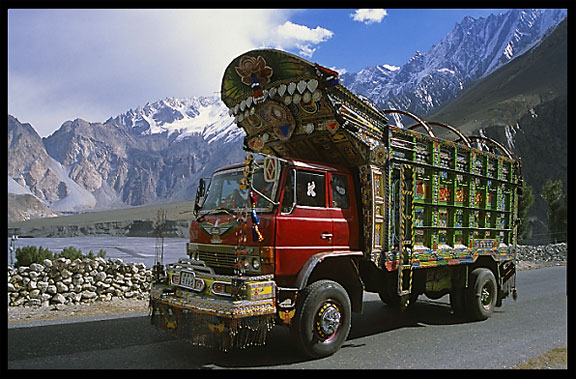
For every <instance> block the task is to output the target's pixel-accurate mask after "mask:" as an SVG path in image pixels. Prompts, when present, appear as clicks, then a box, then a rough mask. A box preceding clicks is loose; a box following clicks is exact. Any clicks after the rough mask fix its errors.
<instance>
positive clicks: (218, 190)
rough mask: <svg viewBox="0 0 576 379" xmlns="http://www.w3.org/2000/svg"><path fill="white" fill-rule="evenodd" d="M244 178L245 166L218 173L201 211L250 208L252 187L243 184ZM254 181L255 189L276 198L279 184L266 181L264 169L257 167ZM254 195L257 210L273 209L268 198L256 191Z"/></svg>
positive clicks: (213, 179)
mask: <svg viewBox="0 0 576 379" xmlns="http://www.w3.org/2000/svg"><path fill="white" fill-rule="evenodd" d="M242 179H244V168H243V167H239V168H235V169H232V170H226V171H222V172H219V173H216V174H215V175H214V177H213V178H212V182H211V184H210V188H209V190H208V194H207V195H206V200H205V201H204V204H203V205H202V209H201V212H204V211H212V210H217V209H226V210H242V209H245V208H246V207H248V208H250V207H251V203H250V199H249V198H248V194H249V192H250V188H246V187H245V186H243V185H242ZM252 181H253V187H254V188H255V189H257V190H258V191H260V192H261V193H263V194H264V195H266V196H267V197H268V198H270V199H274V197H275V196H276V188H277V184H276V183H275V182H267V181H265V180H264V174H263V171H262V169H257V170H256V171H255V172H254V174H253V179H252ZM254 197H255V199H256V210H258V211H267V210H271V208H272V204H271V203H270V202H269V201H268V200H266V199H265V198H263V197H262V196H260V195H259V194H258V193H256V192H255V193H254Z"/></svg>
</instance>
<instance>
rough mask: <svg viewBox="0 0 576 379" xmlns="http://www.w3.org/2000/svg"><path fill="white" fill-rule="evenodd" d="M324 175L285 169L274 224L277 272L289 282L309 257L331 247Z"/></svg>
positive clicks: (283, 282) (330, 223)
mask: <svg viewBox="0 0 576 379" xmlns="http://www.w3.org/2000/svg"><path fill="white" fill-rule="evenodd" d="M327 188H328V186H327V175H326V173H325V172H323V171H314V170H303V169H291V170H289V171H288V172H287V173H286V178H285V180H284V190H283V196H282V204H281V206H280V212H279V214H278V217H277V219H276V220H277V221H276V222H277V224H276V262H275V263H276V268H275V271H276V275H277V276H278V277H279V279H280V285H290V284H291V281H292V280H293V279H295V277H296V275H297V274H298V271H299V270H300V268H302V266H303V265H304V263H305V262H306V261H307V260H308V258H309V257H310V256H312V255H314V254H316V253H320V252H325V251H331V250H332V243H333V230H332V216H333V215H332V212H331V211H330V210H329V209H328V204H327V202H328V199H329V196H328V193H327Z"/></svg>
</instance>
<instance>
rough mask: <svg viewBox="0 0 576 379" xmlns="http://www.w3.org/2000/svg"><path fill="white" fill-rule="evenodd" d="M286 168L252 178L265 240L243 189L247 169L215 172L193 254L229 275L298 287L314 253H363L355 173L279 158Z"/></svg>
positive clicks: (194, 226) (193, 233) (193, 227)
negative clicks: (269, 279) (257, 277)
mask: <svg viewBox="0 0 576 379" xmlns="http://www.w3.org/2000/svg"><path fill="white" fill-rule="evenodd" d="M278 161H280V160H277V162H278ZM280 166H281V167H280V168H281V169H279V170H278V173H277V174H275V175H277V177H274V178H267V179H268V181H266V180H265V178H264V173H263V170H257V171H256V172H255V174H254V179H253V180H254V184H253V186H254V189H256V190H257V192H256V191H255V192H253V196H254V200H255V201H254V208H253V209H254V210H255V212H256V215H257V218H258V225H257V226H258V230H259V233H260V235H261V238H262V239H261V240H260V241H259V240H258V238H257V237H256V236H257V235H256V233H255V231H254V227H255V225H254V220H253V219H252V217H251V211H252V207H251V206H250V204H249V203H250V198H249V196H250V189H248V188H244V189H242V188H241V187H242V184H241V183H240V182H241V181H242V179H243V178H244V175H243V173H244V170H245V167H246V166H245V165H236V166H231V167H226V168H223V169H220V170H218V171H217V172H215V174H214V177H213V179H212V183H211V185H210V188H209V190H208V192H207V196H206V199H205V200H204V203H203V205H202V208H201V210H200V212H199V216H198V218H197V220H196V221H194V220H193V221H192V222H191V224H190V244H189V249H188V250H189V254H190V253H191V252H192V254H195V253H197V256H196V257H197V258H199V259H200V260H204V261H208V262H207V263H211V264H209V265H210V266H211V267H215V271H216V272H217V273H220V274H223V275H231V274H234V273H235V272H234V270H236V273H238V272H239V271H242V272H243V274H245V275H262V274H274V279H275V281H276V284H277V285H278V286H284V287H294V286H297V277H298V274H299V273H300V272H301V270H302V269H303V268H304V267H306V262H307V261H309V259H310V258H311V257H312V256H314V255H316V254H319V253H338V252H341V253H345V252H350V251H359V249H360V247H359V217H358V208H357V207H358V205H357V198H356V193H355V185H354V179H353V175H352V173H351V172H350V170H349V169H347V168H343V167H337V166H331V165H325V164H319V163H313V162H302V161H295V160H281V164H280ZM239 183H240V185H239ZM266 198H268V200H267V199H266ZM238 221H240V222H238ZM209 245H211V246H212V247H214V246H217V247H218V248H219V249H220V250H219V251H218V252H212V254H208V253H207V252H205V251H204V252H203V251H202V250H214V249H213V248H212V249H210V248H208V246H209ZM235 246H245V249H241V250H242V251H241V252H240V254H239V255H240V257H236V258H239V261H238V262H235V259H232V255H238V254H235V253H237V251H235V249H237V248H235ZM225 247H228V251H227V252H225V250H226V249H225ZM244 250H246V252H245V254H244ZM257 251H259V254H256V252H257ZM225 256H228V258H225ZM236 260H238V259H236Z"/></svg>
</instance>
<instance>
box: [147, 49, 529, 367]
mask: <svg viewBox="0 0 576 379" xmlns="http://www.w3.org/2000/svg"><path fill="white" fill-rule="evenodd" d="M221 96H222V100H223V102H224V103H225V104H226V106H227V107H228V108H229V110H230V115H231V116H233V117H234V119H235V122H236V124H237V125H238V127H241V128H242V129H243V130H244V131H245V133H246V136H245V138H244V149H245V150H246V152H247V155H246V160H245V161H244V162H241V163H239V164H237V165H233V166H229V167H224V168H222V169H219V170H217V171H216V172H215V173H214V174H213V176H212V178H211V179H210V180H209V181H207V180H201V181H200V183H199V186H198V192H197V195H196V202H195V219H194V220H192V221H191V223H190V242H189V243H187V247H186V254H187V257H186V258H182V259H180V260H179V261H178V262H174V263H170V264H166V265H164V264H163V262H159V263H158V264H157V265H156V266H155V270H154V272H155V280H154V283H153V285H152V290H151V295H150V306H151V320H152V323H153V324H154V325H156V326H157V327H159V328H162V329H166V330H170V331H172V332H173V333H174V334H175V335H177V336H179V337H181V338H184V339H188V340H189V341H190V342H192V343H194V344H197V345H203V346H214V347H218V348H220V349H222V350H225V351H226V350H228V349H230V348H233V347H239V348H244V347H246V346H250V345H261V344H264V343H265V341H266V337H267V334H268V332H269V331H270V330H271V328H272V327H273V326H275V325H285V326H287V327H289V328H290V331H291V334H292V336H293V337H294V339H295V341H296V345H297V346H299V347H300V348H301V349H302V351H303V352H304V353H305V354H306V355H308V356H310V357H322V356H327V355H331V354H333V353H335V352H336V351H337V350H338V349H339V348H340V347H341V346H342V344H343V343H344V341H345V340H346V338H347V336H348V333H349V330H350V326H351V319H352V312H361V311H362V306H363V294H364V292H372V293H377V294H379V296H380V298H381V299H382V301H383V302H384V303H386V304H388V306H390V307H398V308H400V309H402V310H404V309H406V308H408V307H410V306H411V305H412V304H414V303H415V302H416V301H417V298H418V296H419V295H425V296H426V297H428V298H431V299H438V298H440V297H442V296H445V295H449V299H450V304H451V307H452V309H453V312H454V313H455V314H456V315H459V316H462V317H466V318H467V319H470V320H484V319H486V318H488V317H490V316H491V315H492V313H493V311H494V308H495V307H499V306H501V304H502V300H503V299H504V298H506V297H508V296H509V295H512V297H513V298H514V299H516V264H515V248H516V233H517V219H516V217H517V204H518V187H519V184H520V181H521V178H520V165H519V162H518V161H517V160H515V159H514V158H513V157H512V156H511V155H510V153H509V152H508V151H507V150H506V149H505V148H504V147H503V146H502V145H501V144H499V143H498V142H497V141H494V140H492V139H489V138H486V137H480V136H470V137H467V136H464V135H462V134H461V133H460V132H459V131H458V130H457V129H456V128H454V127H452V126H450V125H447V124H443V123H439V122H426V121H424V120H422V119H421V118H419V117H418V116H416V115H413V114H411V113H409V112H406V111H399V110H378V109H377V108H376V107H375V106H374V105H373V104H371V103H370V102H369V101H368V100H366V99H363V98H361V97H359V96H357V95H355V94H353V93H351V92H350V91H349V90H348V89H346V88H345V87H344V86H342V85H341V84H340V83H339V80H338V73H337V72H335V71H332V70H330V69H328V68H325V67H322V66H320V65H318V64H313V63H311V62H308V61H306V60H304V59H302V58H299V57H297V56H294V55H292V54H289V53H286V52H282V51H278V50H269V49H267V50H253V51H249V52H247V53H245V54H243V55H241V56H239V57H237V58H236V59H234V60H233V61H232V62H231V63H230V65H229V66H228V67H227V68H226V71H225V72H224V77H223V80H222V87H221ZM392 113H395V114H398V115H401V116H404V117H405V118H408V119H413V120H414V124H413V125H411V126H409V127H397V126H394V125H392V124H390V122H389V115H390V114H392ZM382 322H386V320H382Z"/></svg>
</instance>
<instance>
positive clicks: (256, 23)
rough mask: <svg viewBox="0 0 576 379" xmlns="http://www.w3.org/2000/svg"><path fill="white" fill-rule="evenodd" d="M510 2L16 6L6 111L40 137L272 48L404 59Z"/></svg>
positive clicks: (357, 64) (344, 64) (208, 85)
mask: <svg viewBox="0 0 576 379" xmlns="http://www.w3.org/2000/svg"><path fill="white" fill-rule="evenodd" d="M505 11H506V10H505V9H492V10H488V9H459V10H453V9H376V10H356V9H302V10H298V9H289V10H281V9H272V10H270V9H231V10H225V9H214V10H211V9H186V10H179V9H169V10H166V9H164V10H155V9H141V10H138V9H133V10H131V9H114V10H107V9H74V10H68V9H42V10H34V9H9V10H8V112H9V114H11V115H13V116H15V117H16V118H18V119H19V120H20V122H28V123H31V124H32V125H33V126H34V128H35V129H36V130H37V131H38V133H39V134H40V135H41V136H44V137H45V136H48V135H50V134H51V133H52V132H54V131H55V130H56V129H58V128H59V127H60V125H61V124H62V123H63V122H65V121H67V120H73V119H76V118H82V119H84V120H86V121H90V122H104V121H105V120H106V119H108V118H109V117H114V116H116V115H118V114H120V113H123V112H126V111H128V110H129V109H131V108H136V107H138V106H140V105H145V104H146V103H147V102H155V101H157V100H160V99H163V98H165V97H191V96H213V95H218V93H217V92H218V91H219V87H220V80H221V78H222V74H223V71H224V69H225V68H226V66H227V65H228V63H229V62H230V61H231V60H232V59H233V58H235V57H236V56H238V55H240V54H242V53H243V52H245V51H248V50H251V49H255V48H260V47H272V48H281V49H284V50H287V51H290V52H292V53H295V54H298V55H300V56H302V57H304V58H306V59H308V60H310V61H312V62H317V63H320V64H322V65H324V66H328V67H331V68H334V69H337V70H339V71H342V72H344V71H346V72H358V71H360V70H361V69H362V68H364V67H367V66H373V65H377V64H389V65H395V66H401V65H403V64H404V63H406V62H407V61H408V59H410V57H411V56H412V55H414V53H415V52H416V51H417V50H419V51H421V52H423V53H425V52H427V51H428V50H429V49H430V48H431V47H432V45H434V44H436V43H438V42H439V41H440V40H441V39H442V38H443V37H444V36H445V35H446V34H448V33H449V32H450V30H452V28H453V27H454V26H455V25H456V23H458V22H460V21H461V20H462V19H463V18H464V17H465V16H472V17H474V18H479V17H487V16H488V15H489V14H491V13H494V14H498V13H501V12H505Z"/></svg>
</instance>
